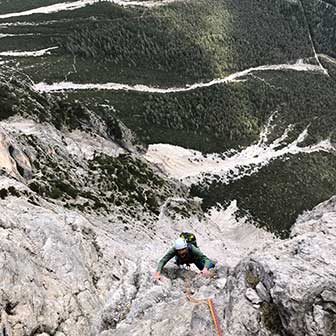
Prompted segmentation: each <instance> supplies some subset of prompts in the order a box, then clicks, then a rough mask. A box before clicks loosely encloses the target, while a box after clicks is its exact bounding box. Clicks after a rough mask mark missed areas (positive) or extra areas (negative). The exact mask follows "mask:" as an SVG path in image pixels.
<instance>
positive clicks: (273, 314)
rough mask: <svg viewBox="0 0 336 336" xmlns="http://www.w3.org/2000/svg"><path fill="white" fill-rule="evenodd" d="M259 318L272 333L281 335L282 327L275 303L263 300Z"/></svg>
mask: <svg viewBox="0 0 336 336" xmlns="http://www.w3.org/2000/svg"><path fill="white" fill-rule="evenodd" d="M261 320H262V322H263V324H264V326H265V327H266V328H267V329H268V330H269V331H270V332H272V334H276V335H281V331H282V329H283V327H282V323H281V318H280V312H279V308H278V306H277V305H276V304H275V303H266V302H264V303H263V304H262V305H261Z"/></svg>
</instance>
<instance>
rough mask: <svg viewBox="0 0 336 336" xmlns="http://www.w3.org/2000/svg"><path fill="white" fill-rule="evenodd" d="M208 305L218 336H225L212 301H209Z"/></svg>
mask: <svg viewBox="0 0 336 336" xmlns="http://www.w3.org/2000/svg"><path fill="white" fill-rule="evenodd" d="M208 305H209V309H210V312H211V316H212V319H213V321H214V324H215V327H216V330H217V334H218V336H223V333H222V329H221V327H220V324H219V319H218V315H217V312H216V309H215V306H214V303H213V301H212V299H208Z"/></svg>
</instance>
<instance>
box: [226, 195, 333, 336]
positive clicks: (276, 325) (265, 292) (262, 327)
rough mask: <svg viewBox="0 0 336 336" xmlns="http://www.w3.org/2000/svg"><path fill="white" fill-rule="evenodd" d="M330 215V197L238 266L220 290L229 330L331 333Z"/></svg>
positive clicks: (255, 332)
mask: <svg viewBox="0 0 336 336" xmlns="http://www.w3.org/2000/svg"><path fill="white" fill-rule="evenodd" d="M335 214H336V198H332V199H330V200H329V201H328V202H325V203H324V204H321V205H320V206H318V207H316V209H314V210H313V211H312V212H311V213H306V214H304V215H302V216H301V217H300V218H299V219H298V221H297V224H296V226H295V227H294V228H293V231H292V237H291V239H289V240H286V241H282V242H278V243H274V244H272V246H266V247H265V248H264V249H263V250H262V251H261V252H260V253H258V255H254V256H253V257H252V258H249V259H245V260H243V261H242V262H241V263H239V264H238V265H237V267H236V268H235V269H234V270H233V271H232V273H231V274H230V276H229V278H228V286H227V288H226V294H225V297H226V300H225V301H226V305H225V316H226V317H227V318H226V323H227V327H228V332H229V334H232V335H234V334H236V335H237V334H239V335H273V334H279V335H326V336H327V335H333V334H334V333H335V321H336V315H335V294H336V287H335V280H336V279H335V267H336V264H335V257H336V249H335V243H336V241H335V234H336V226H335V220H334V219H335ZM253 289H255V291H254V290H253ZM240 322H241V323H240Z"/></svg>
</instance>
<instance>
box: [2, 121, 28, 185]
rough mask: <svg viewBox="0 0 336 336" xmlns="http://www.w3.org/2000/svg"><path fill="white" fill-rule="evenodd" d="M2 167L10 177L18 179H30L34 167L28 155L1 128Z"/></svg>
mask: <svg viewBox="0 0 336 336" xmlns="http://www.w3.org/2000/svg"><path fill="white" fill-rule="evenodd" d="M0 167H1V169H3V170H4V171H5V172H6V173H7V174H8V175H10V176H12V177H15V178H17V179H22V178H23V179H30V178H31V177H32V167H31V164H30V161H29V158H28V157H27V155H25V154H24V153H23V152H22V151H21V150H20V149H19V147H18V144H16V143H15V141H14V140H12V139H10V137H9V136H8V135H7V134H6V132H5V131H4V130H3V129H1V128H0Z"/></svg>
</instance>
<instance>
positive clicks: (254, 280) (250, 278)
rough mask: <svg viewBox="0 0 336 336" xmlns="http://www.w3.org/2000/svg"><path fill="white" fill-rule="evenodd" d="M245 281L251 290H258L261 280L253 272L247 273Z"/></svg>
mask: <svg viewBox="0 0 336 336" xmlns="http://www.w3.org/2000/svg"><path fill="white" fill-rule="evenodd" d="M245 281H246V283H247V284H248V285H249V286H250V287H251V288H253V289H256V287H257V285H258V283H259V282H260V279H259V277H258V276H256V275H254V274H253V272H252V271H246V273H245Z"/></svg>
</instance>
